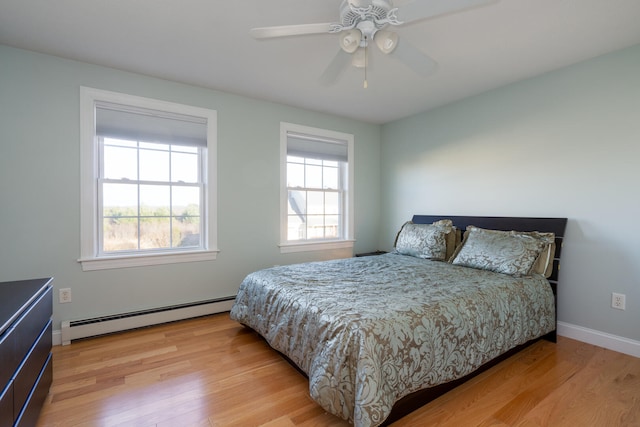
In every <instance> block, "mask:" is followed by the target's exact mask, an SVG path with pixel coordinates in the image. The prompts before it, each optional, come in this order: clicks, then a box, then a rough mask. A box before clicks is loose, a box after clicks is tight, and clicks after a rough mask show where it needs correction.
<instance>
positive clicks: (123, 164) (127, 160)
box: [102, 145, 138, 180]
mask: <svg viewBox="0 0 640 427" xmlns="http://www.w3.org/2000/svg"><path fill="white" fill-rule="evenodd" d="M103 163H104V169H103V172H102V176H103V177H104V178H106V179H130V180H136V179H138V150H137V149H136V148H125V147H117V146H108V145H105V147H104V162H103Z"/></svg>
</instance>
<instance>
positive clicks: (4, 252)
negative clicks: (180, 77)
mask: <svg viewBox="0 0 640 427" xmlns="http://www.w3.org/2000/svg"><path fill="white" fill-rule="evenodd" d="M212 72H215V70H212ZM80 86H89V87H94V88H98V89H104V90H110V91H116V92H125V93H128V94H132V95H138V96H145V97H149V98H155V99H161V100H166V101H171V102H178V103H183V104H188V105H194V106H198V107H205V108H211V109H214V110H217V111H218V166H219V169H218V183H219V185H218V202H219V210H218V235H219V239H218V244H219V249H220V250H221V252H220V254H219V256H218V259H217V260H216V261H212V262H196V263H186V264H171V265H166V266H153V267H139V268H127V269H119V270H104V271H90V272H83V271H81V267H80V264H78V262H77V259H78V258H79V256H80V216H79V215H80V200H79V197H80V181H79V179H80V139H79V114H80V113H79V90H80V89H79V88H80ZM281 121H286V122H290V123H297V124H302V125H307V126H313V127H319V128H326V129H331V130H336V131H340V132H347V133H352V134H354V135H355V188H356V190H355V215H356V217H355V224H356V230H355V235H356V239H357V242H356V245H355V251H357V252H362V251H370V250H373V249H375V248H376V245H377V243H378V240H379V236H378V226H379V211H380V196H379V187H380V126H379V125H372V124H367V123H362V122H357V121H353V120H349V119H344V118H341V117H336V116H330V115H326V114H319V113H315V112H311V111H304V110H300V109H297V108H292V107H287V106H283V105H277V104H273V103H268V102H263V101H258V100H253V99H249V98H245V97H240V96H235V95H231V94H228V93H224V92H219V91H214V90H207V89H203V88H199V87H194V86H188V85H184V84H178V83H174V82H170V81H166V80H160V79H155V78H151V77H147V76H142V75H136V74H132V73H126V72H122V71H118V70H114V69H109V68H105V67H99V66H94V65H89V64H85V63H81V62H76V61H70V60H65V59H60V58H56V57H52V56H47V55H41V54H37V53H32V52H27V51H22V50H17V49H13V48H9V47H6V46H0V200H1V201H0V242H2V245H1V247H0V281H6V280H19V279H26V278H35V277H44V276H54V277H55V282H54V283H55V288H56V289H58V288H66V287H70V288H71V289H72V295H73V302H72V303H70V304H57V302H55V303H54V329H59V328H60V321H61V320H73V319H81V318H85V317H89V316H96V315H104V314H113V313H121V312H127V311H130V310H137V309H143V308H152V307H160V306H165V305H170V304H177V303H183V302H192V301H200V300H206V299H211V298H218V297H226V296H231V295H235V293H236V291H237V288H238V286H239V284H240V282H241V280H242V278H243V277H244V276H245V275H246V274H247V273H249V272H251V271H253V270H256V269H259V268H262V267H268V266H271V265H274V264H287V263H293V262H301V261H308V260H318V259H325V258H329V257H333V256H336V255H337V254H335V253H332V252H315V253H314V252H307V253H298V254H285V255H281V254H280V252H279V248H278V246H277V244H278V239H279V221H280V220H279V194H280V193H279V191H280V190H279V173H280V169H279V147H280V145H279V144H280V141H279V137H280V134H279V132H280V122H281ZM56 294H57V291H56ZM54 295H55V294H54ZM56 299H57V298H56Z"/></svg>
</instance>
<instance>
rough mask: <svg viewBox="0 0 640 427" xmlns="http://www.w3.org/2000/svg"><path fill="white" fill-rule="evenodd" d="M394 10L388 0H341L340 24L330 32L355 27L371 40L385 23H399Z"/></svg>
mask: <svg viewBox="0 0 640 427" xmlns="http://www.w3.org/2000/svg"><path fill="white" fill-rule="evenodd" d="M396 10H397V8H393V5H392V4H391V2H390V1H388V0H343V1H342V3H341V5H340V19H341V24H335V25H334V26H333V28H332V31H331V32H336V33H337V32H340V31H346V30H351V29H354V28H357V29H359V30H360V31H361V32H362V35H363V37H365V38H366V39H368V40H371V39H373V37H374V36H375V33H376V32H377V31H378V30H380V29H382V28H384V27H386V26H387V25H389V24H391V25H400V24H401V22H399V21H398V19H397V18H396V16H395V13H396Z"/></svg>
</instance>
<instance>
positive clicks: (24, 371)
mask: <svg viewBox="0 0 640 427" xmlns="http://www.w3.org/2000/svg"><path fill="white" fill-rule="evenodd" d="M51 325H52V322H51V320H49V323H48V324H47V327H45V328H44V329H43V330H42V332H41V333H40V336H39V337H38V339H37V340H36V342H35V343H34V345H33V347H31V350H30V351H29V354H28V355H27V356H26V357H25V359H24V361H23V363H22V365H20V367H19V368H18V372H17V373H16V376H15V377H14V379H13V413H14V414H15V416H16V417H17V416H18V414H19V413H20V411H21V410H22V406H23V405H24V404H25V402H26V400H27V396H29V393H31V389H32V388H33V386H34V384H35V382H36V379H37V378H38V376H39V375H40V371H41V370H42V367H43V366H44V363H45V362H46V361H47V358H48V357H49V353H50V352H51V345H52V326H51Z"/></svg>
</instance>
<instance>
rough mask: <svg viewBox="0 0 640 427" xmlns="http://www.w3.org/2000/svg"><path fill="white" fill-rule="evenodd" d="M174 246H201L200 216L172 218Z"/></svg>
mask: <svg viewBox="0 0 640 427" xmlns="http://www.w3.org/2000/svg"><path fill="white" fill-rule="evenodd" d="M172 221H173V223H172V232H173V246H174V247H181V248H185V247H200V246H202V244H201V242H200V218H199V217H194V216H189V217H173V218H172Z"/></svg>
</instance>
